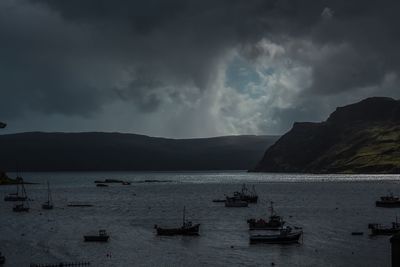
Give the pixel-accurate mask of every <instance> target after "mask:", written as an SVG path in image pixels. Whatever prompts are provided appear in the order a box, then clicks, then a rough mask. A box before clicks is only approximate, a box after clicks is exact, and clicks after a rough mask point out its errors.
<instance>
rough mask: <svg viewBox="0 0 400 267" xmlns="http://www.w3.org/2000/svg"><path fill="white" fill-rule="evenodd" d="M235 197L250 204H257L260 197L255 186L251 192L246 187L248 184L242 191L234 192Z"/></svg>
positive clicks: (244, 185)
mask: <svg viewBox="0 0 400 267" xmlns="http://www.w3.org/2000/svg"><path fill="white" fill-rule="evenodd" d="M233 197H235V198H238V199H240V200H242V201H246V202H248V203H257V201H258V195H257V192H256V190H255V188H254V185H253V187H252V190H249V189H248V188H247V187H246V184H243V186H242V190H241V191H236V192H234V193H233Z"/></svg>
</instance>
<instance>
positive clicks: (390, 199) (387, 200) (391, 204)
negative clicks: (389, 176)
mask: <svg viewBox="0 0 400 267" xmlns="http://www.w3.org/2000/svg"><path fill="white" fill-rule="evenodd" d="M375 205H376V206H377V207H384V208H395V207H400V198H399V197H397V196H394V195H393V193H389V195H387V196H383V197H381V198H380V200H377V201H376V202H375Z"/></svg>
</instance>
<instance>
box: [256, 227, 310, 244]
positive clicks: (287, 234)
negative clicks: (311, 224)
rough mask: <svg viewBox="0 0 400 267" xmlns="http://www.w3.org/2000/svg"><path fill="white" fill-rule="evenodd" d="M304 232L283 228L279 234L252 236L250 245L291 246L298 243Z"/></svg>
mask: <svg viewBox="0 0 400 267" xmlns="http://www.w3.org/2000/svg"><path fill="white" fill-rule="evenodd" d="M302 234H303V231H302V230H299V231H292V228H290V227H284V228H281V229H280V231H279V234H275V233H274V234H269V233H268V234H251V235H250V243H251V244H254V243H267V244H290V243H298V242H299V239H300V237H301V236H302Z"/></svg>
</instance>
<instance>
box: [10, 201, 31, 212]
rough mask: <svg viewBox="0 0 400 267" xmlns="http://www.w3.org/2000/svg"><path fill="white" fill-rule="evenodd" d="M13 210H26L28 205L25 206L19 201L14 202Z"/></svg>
mask: <svg viewBox="0 0 400 267" xmlns="http://www.w3.org/2000/svg"><path fill="white" fill-rule="evenodd" d="M13 211H14V212H28V211H29V206H26V205H25V204H23V203H21V204H16V205H15V206H14V207H13Z"/></svg>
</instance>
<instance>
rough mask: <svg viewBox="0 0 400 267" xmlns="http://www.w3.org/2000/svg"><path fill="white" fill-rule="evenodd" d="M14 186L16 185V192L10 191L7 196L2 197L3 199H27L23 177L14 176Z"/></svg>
mask: <svg viewBox="0 0 400 267" xmlns="http://www.w3.org/2000/svg"><path fill="white" fill-rule="evenodd" d="M16 181H17V183H16V186H17V192H15V193H10V194H8V195H7V196H5V197H4V201H25V200H27V199H28V197H27V196H26V194H24V192H25V187H24V179H22V177H19V176H18V177H17V178H16Z"/></svg>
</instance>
